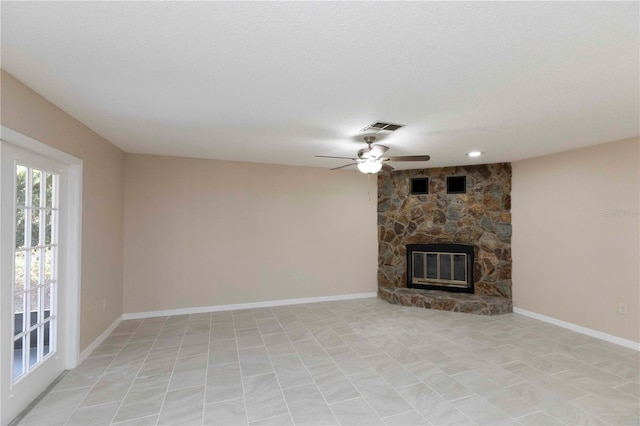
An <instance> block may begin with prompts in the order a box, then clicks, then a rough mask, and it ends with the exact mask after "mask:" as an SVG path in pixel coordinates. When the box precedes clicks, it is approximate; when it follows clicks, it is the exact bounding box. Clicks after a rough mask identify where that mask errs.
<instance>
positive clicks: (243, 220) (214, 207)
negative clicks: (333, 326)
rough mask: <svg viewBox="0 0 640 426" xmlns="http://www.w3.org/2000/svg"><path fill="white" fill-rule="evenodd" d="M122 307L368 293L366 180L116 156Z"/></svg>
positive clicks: (373, 254) (369, 195)
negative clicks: (121, 194) (120, 186)
mask: <svg viewBox="0 0 640 426" xmlns="http://www.w3.org/2000/svg"><path fill="white" fill-rule="evenodd" d="M125 188H126V190H125V273H124V277H125V280H124V282H125V286H124V312H125V313H135V312H146V311H155V310H165V309H178V308H189V307H201V306H212V305H224V304H235V303H247V302H258V301H268V300H280V299H291V298H303V297H314V296H331V295H343V294H352V293H364V292H375V291H376V289H377V285H376V268H377V263H376V262H377V260H376V259H377V231H376V203H377V199H376V179H375V178H371V179H368V177H367V176H365V175H363V174H361V173H359V172H357V171H329V170H323V169H318V168H308V167H291V166H274V165H264V164H251V163H242V162H228V161H216V160H198V159H186V158H175V157H161V156H151V155H135V154H126V156H125Z"/></svg>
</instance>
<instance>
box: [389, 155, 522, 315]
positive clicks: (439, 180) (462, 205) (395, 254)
mask: <svg viewBox="0 0 640 426" xmlns="http://www.w3.org/2000/svg"><path fill="white" fill-rule="evenodd" d="M452 177H455V178H456V179H458V178H462V177H463V178H464V179H458V180H459V181H462V182H464V188H463V189H462V190H460V188H457V189H456V191H455V192H454V191H447V186H448V185H447V183H448V182H449V181H450V179H451V178H452ZM416 180H419V181H421V182H426V189H427V190H426V191H424V189H425V185H421V186H420V189H421V191H420V192H419V193H416V192H415V191H412V190H413V189H414V187H418V185H414V181H416ZM510 210H511V165H510V164H508V163H500V164H484V165H472V166H460V167H446V168H432V169H420V170H402V171H394V172H391V173H381V174H379V175H378V294H379V296H380V297H381V298H383V299H385V300H387V301H389V302H391V303H397V304H402V305H407V306H421V307H426V308H433V309H443V310H453V311H459V312H468V313H476V314H489V315H490V314H498V313H506V312H511V311H512V300H511V212H510ZM463 246H464V247H467V248H466V251H462V252H460V251H455V250H452V247H463ZM462 254H464V256H462ZM408 255H410V257H408ZM463 261H464V262H465V263H464V265H465V266H464V267H462V266H461V265H462V262H463ZM463 273H464V274H463ZM463 275H464V277H463ZM463 278H464V283H463ZM468 280H470V282H469V281H468Z"/></svg>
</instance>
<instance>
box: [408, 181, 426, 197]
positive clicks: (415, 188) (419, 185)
mask: <svg viewBox="0 0 640 426" xmlns="http://www.w3.org/2000/svg"><path fill="white" fill-rule="evenodd" d="M428 193H429V178H413V179H411V194H413V195H425V194H428Z"/></svg>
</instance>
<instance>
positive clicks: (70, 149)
mask: <svg viewBox="0 0 640 426" xmlns="http://www.w3.org/2000/svg"><path fill="white" fill-rule="evenodd" d="M1 83H2V92H1V95H2V116H1V121H2V125H3V126H5V127H8V128H10V129H12V130H15V131H17V132H19V133H22V134H23V135H25V136H29V137H31V138H33V139H36V140H38V141H40V142H43V143H46V144H48V145H51V146H53V147H55V148H57V149H59V150H61V151H64V152H66V153H69V154H71V155H73V156H75V157H78V158H80V159H82V160H83V169H84V171H83V172H84V175H83V194H82V198H83V203H82V204H83V206H82V209H83V213H82V284H81V285H82V287H81V291H82V298H81V323H80V348H81V349H84V348H86V347H87V346H88V345H89V344H91V342H93V340H95V339H96V338H97V337H98V336H99V335H100V334H101V333H102V332H103V331H104V330H106V329H107V328H108V327H109V325H111V324H112V323H113V321H115V320H116V319H117V318H118V317H119V316H120V315H121V314H122V268H123V258H122V247H123V226H124V225H123V211H124V206H123V201H124V185H123V177H124V153H123V152H122V151H121V150H119V149H118V148H116V147H115V146H113V145H112V144H110V143H109V142H108V141H107V140H105V139H103V138H102V137H100V136H98V135H97V134H96V133H94V132H92V131H91V130H90V129H89V128H87V127H86V126H84V125H83V124H81V123H80V122H78V121H77V120H75V119H74V118H73V117H71V116H70V115H68V114H66V113H65V112H64V111H62V110H60V109H59V108H58V107H56V106H55V105H53V104H52V103H50V102H48V101H47V100H46V99H44V98H43V97H41V96H40V95H38V94H37V93H35V92H34V91H32V90H31V89H29V88H28V87H26V86H25V85H23V84H22V83H20V82H19V81H18V80H16V79H15V78H14V77H13V76H11V75H10V74H8V73H7V72H5V71H2V80H1ZM103 299H105V300H106V309H105V310H103V309H102V301H103Z"/></svg>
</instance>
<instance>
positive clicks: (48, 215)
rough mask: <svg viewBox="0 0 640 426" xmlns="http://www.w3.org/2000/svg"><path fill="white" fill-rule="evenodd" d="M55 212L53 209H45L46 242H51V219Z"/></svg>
mask: <svg viewBox="0 0 640 426" xmlns="http://www.w3.org/2000/svg"><path fill="white" fill-rule="evenodd" d="M52 217H53V212H52V211H51V210H45V212H44V243H45V244H51V242H52V241H53V240H52V239H51V220H52Z"/></svg>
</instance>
